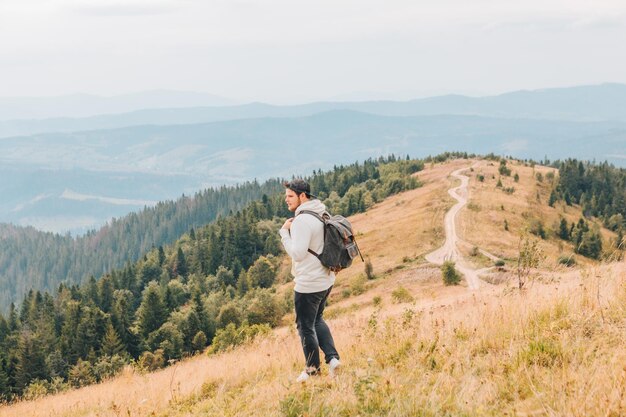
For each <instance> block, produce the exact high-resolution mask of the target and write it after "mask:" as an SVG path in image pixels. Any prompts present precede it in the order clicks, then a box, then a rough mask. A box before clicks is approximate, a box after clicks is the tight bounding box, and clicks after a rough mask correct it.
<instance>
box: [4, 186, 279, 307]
mask: <svg viewBox="0 0 626 417" xmlns="http://www.w3.org/2000/svg"><path fill="white" fill-rule="evenodd" d="M281 187H282V186H281V183H280V181H279V180H278V179H271V180H268V181H266V182H265V183H263V184H260V183H258V182H257V181H251V182H247V183H244V184H241V185H237V186H230V187H227V186H222V187H219V188H209V189H206V190H204V191H201V192H198V193H196V194H195V195H193V196H185V195H183V196H182V197H180V198H179V199H177V200H176V201H164V202H160V203H158V204H157V205H156V206H154V207H146V208H144V209H143V210H141V211H140V212H138V213H130V214H128V215H126V216H124V217H122V218H119V219H113V220H112V221H111V222H109V223H108V224H106V225H105V226H103V227H102V228H100V229H99V230H97V231H95V230H94V231H90V232H88V233H87V234H85V235H83V236H79V237H72V236H69V235H65V236H62V235H59V234H55V233H49V232H42V231H38V230H36V229H34V228H32V227H26V228H24V227H17V226H13V225H10V224H0V311H2V312H5V313H6V311H7V308H8V306H9V304H10V303H11V302H12V301H15V300H17V299H19V298H21V297H23V295H24V294H26V292H27V291H28V290H29V289H30V288H34V289H38V290H42V291H51V290H54V289H56V288H57V286H58V285H59V283H60V282H61V281H66V282H70V283H76V284H80V283H83V282H84V281H85V279H86V278H87V277H89V276H90V275H96V276H100V275H102V274H103V273H105V272H107V271H110V270H112V269H115V268H120V267H122V266H124V265H125V264H126V263H127V262H135V261H137V260H138V259H139V258H140V257H141V256H142V255H143V254H144V253H146V252H147V251H149V250H150V249H151V248H152V247H156V246H159V245H165V244H171V243H172V242H174V241H175V240H176V239H177V238H178V237H179V236H180V235H181V234H183V233H184V232H185V231H188V230H189V229H190V228H192V227H199V226H201V225H204V224H206V223H208V222H210V221H213V220H215V219H216V218H217V216H220V215H221V216H223V215H227V214H228V213H229V212H231V211H237V210H240V209H241V208H243V207H244V206H245V205H247V204H248V203H249V202H250V201H254V200H258V199H259V198H261V196H262V195H264V194H266V195H270V194H273V193H276V192H278V191H279V190H280V189H281Z"/></svg>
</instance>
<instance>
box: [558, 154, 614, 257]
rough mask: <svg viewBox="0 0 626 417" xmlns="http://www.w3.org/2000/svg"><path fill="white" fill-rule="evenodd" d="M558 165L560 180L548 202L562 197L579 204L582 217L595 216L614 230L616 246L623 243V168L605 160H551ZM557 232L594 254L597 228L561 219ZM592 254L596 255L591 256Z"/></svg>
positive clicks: (596, 250)
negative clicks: (599, 162) (595, 229)
mask: <svg viewBox="0 0 626 417" xmlns="http://www.w3.org/2000/svg"><path fill="white" fill-rule="evenodd" d="M554 165H555V166H556V167H558V168H559V181H558V185H557V187H556V188H555V190H554V191H553V192H552V194H551V195H550V205H553V204H554V203H555V202H556V201H559V200H562V201H564V202H565V203H566V204H567V205H571V204H579V205H580V206H581V208H582V211H583V214H584V215H585V217H590V216H594V217H597V218H599V219H601V220H602V222H603V223H604V226H605V227H606V228H608V229H610V230H612V231H614V232H616V233H617V238H616V242H617V246H619V245H623V243H622V242H623V239H624V234H625V232H626V169H623V168H616V167H614V166H612V165H610V164H608V163H606V162H605V163H602V164H593V163H590V162H583V161H578V160H576V159H568V160H566V161H562V162H557V163H555V164H554ZM559 236H560V237H561V238H562V239H565V240H571V241H572V242H573V243H574V246H575V248H576V249H577V250H583V251H585V252H589V253H584V252H583V254H585V255H591V257H594V258H597V257H598V256H599V253H600V251H599V249H598V248H597V246H598V245H597V244H596V241H597V240H598V238H597V236H598V231H594V230H593V229H592V230H590V229H589V227H588V226H586V224H585V222H584V220H583V219H581V221H579V223H578V224H576V225H574V224H572V225H571V226H570V225H567V223H564V221H563V220H561V227H560V231H559ZM594 255H595V256H594Z"/></svg>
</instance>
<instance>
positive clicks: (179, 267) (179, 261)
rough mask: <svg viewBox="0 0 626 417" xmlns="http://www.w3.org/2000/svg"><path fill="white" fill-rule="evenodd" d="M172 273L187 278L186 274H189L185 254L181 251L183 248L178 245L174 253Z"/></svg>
mask: <svg viewBox="0 0 626 417" xmlns="http://www.w3.org/2000/svg"><path fill="white" fill-rule="evenodd" d="M174 273H175V275H180V276H182V277H183V278H187V275H188V274H189V270H188V269H187V261H186V259H185V254H184V253H183V249H182V248H180V247H179V248H178V252H177V253H176V265H175V267H174Z"/></svg>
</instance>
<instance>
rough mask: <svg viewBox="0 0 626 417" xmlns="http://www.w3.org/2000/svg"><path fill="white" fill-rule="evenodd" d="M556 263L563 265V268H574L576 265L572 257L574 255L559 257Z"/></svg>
mask: <svg viewBox="0 0 626 417" xmlns="http://www.w3.org/2000/svg"><path fill="white" fill-rule="evenodd" d="M557 262H558V263H559V264H561V265H565V266H574V265H576V258H575V257H574V255H573V254H572V255H569V256H568V255H561V256H559V259H558V260H557Z"/></svg>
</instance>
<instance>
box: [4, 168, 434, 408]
mask: <svg viewBox="0 0 626 417" xmlns="http://www.w3.org/2000/svg"><path fill="white" fill-rule="evenodd" d="M422 167H423V163H422V162H421V161H417V160H408V159H407V160H404V159H402V160H396V158H395V157H390V158H388V159H382V158H381V159H379V160H368V161H366V162H365V163H363V164H358V163H355V164H352V165H350V166H346V167H336V168H335V169H334V170H332V171H330V172H326V173H322V172H320V171H318V172H316V173H315V174H314V175H313V176H312V177H311V178H310V182H311V183H312V186H313V189H314V190H315V191H316V193H317V194H318V195H319V196H320V198H321V199H323V200H324V202H325V203H326V204H327V206H328V208H329V209H330V210H331V211H332V212H334V213H342V214H345V215H349V214H353V213H356V212H359V211H363V210H365V209H367V208H368V207H369V206H371V205H372V204H374V203H376V202H378V201H380V200H382V199H384V198H385V197H387V196H389V195H391V194H394V193H398V192H401V191H404V190H407V189H411V188H415V187H417V186H418V185H419V184H418V182H417V181H416V180H415V178H414V177H412V176H411V175H410V174H412V173H414V172H416V171H418V170H420V169H422ZM250 186H251V185H250ZM251 187H252V186H251ZM223 195H228V194H226V193H225V194H223ZM193 201H194V200H192V199H189V200H185V199H184V200H182V202H188V203H189V204H183V207H184V208H186V209H188V210H190V211H191V207H192V206H193V205H192V204H191V202H193ZM180 203H181V202H179V204H180ZM177 207H179V206H177ZM204 209H207V208H206V207H205V208H204ZM180 210H182V213H184V210H185V209H180ZM172 213H180V211H175V212H172ZM287 215H288V212H287V211H286V207H285V204H284V202H283V194H282V193H277V192H274V193H271V194H265V195H263V196H262V198H260V199H259V200H258V201H253V202H251V203H249V204H248V205H246V207H245V208H243V209H242V210H240V211H237V212H236V213H234V214H230V215H228V216H223V217H220V218H218V220H217V221H215V222H214V223H211V224H208V225H206V226H203V227H200V228H191V229H189V231H188V232H187V233H185V234H184V235H182V237H180V238H179V239H178V240H176V241H175V242H174V243H173V244H172V245H170V246H159V247H157V248H154V249H152V250H150V251H149V252H148V253H147V254H145V255H144V256H142V257H141V259H139V261H137V262H135V263H129V264H127V265H126V266H125V267H123V268H112V269H111V270H110V271H108V272H107V273H105V274H98V275H96V276H97V277H98V278H96V276H91V277H90V278H89V279H88V281H87V282H86V283H84V285H82V286H79V285H76V284H71V283H68V284H61V285H59V287H58V290H57V291H55V292H54V293H50V292H41V291H39V290H31V291H29V293H28V294H27V295H26V297H25V298H24V300H23V301H22V303H21V305H20V306H19V307H17V308H16V307H15V306H14V305H13V304H12V305H11V308H10V310H9V313H8V315H7V317H6V318H5V317H4V316H2V315H0V397H2V398H4V399H9V400H11V399H14V398H17V397H19V396H22V395H24V396H26V397H29V396H32V395H37V394H41V393H42V392H44V393H45V392H56V391H59V390H63V389H65V388H67V387H68V386H70V385H71V386H81V385H86V384H90V383H94V382H96V381H99V380H102V379H104V378H107V377H108V376H111V375H113V374H115V373H116V372H118V371H119V370H120V369H121V367H122V366H123V365H124V364H126V363H128V362H129V361H131V360H136V361H137V366H139V367H140V368H143V369H156V368H159V367H162V366H164V365H165V364H166V363H167V362H168V361H169V360H175V359H178V358H181V357H182V356H183V355H185V354H190V353H193V352H196V351H199V350H202V349H204V348H205V347H206V346H207V345H212V348H211V349H213V350H214V351H219V350H220V349H223V348H224V347H225V346H229V345H232V344H233V343H237V341H238V340H239V339H240V338H242V337H245V336H246V335H249V334H253V333H256V332H264V331H267V330H269V328H270V327H272V326H275V325H277V324H278V322H279V320H280V318H281V317H282V316H283V314H284V312H285V311H286V309H287V308H289V307H290V306H289V300H288V299H284V298H281V297H279V296H277V295H276V294H275V292H274V291H273V290H272V286H273V285H274V283H275V281H276V279H277V271H278V266H279V265H278V264H279V258H278V257H277V256H276V255H278V254H279V253H280V252H281V246H280V241H279V236H278V229H279V228H280V226H281V225H282V222H283V221H284V218H285V217H286V216H287ZM173 216H175V215H174V214H172V217H173ZM178 216H183V217H184V214H178ZM166 217H167V216H163V218H166ZM131 218H132V217H131ZM135 221H136V222H137V221H138V220H136V219H135ZM155 221H156V220H155ZM131 224H132V223H131ZM166 230H167V229H166ZM100 233H103V232H100ZM100 233H98V234H95V235H91V236H89V238H91V239H96V237H97V236H100ZM124 233H131V232H130V227H129V229H128V231H125V230H124ZM172 233H173V232H172ZM104 236H106V234H104ZM49 238H50V239H51V240H50V244H51V245H52V244H53V242H54V239H59V241H61V242H63V240H62V238H59V237H54V236H49ZM95 241H96V242H97V240H95ZM92 242H93V241H92ZM108 249H111V250H112V249H113V248H108ZM100 275H101V276H100ZM49 283H51V282H49Z"/></svg>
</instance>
